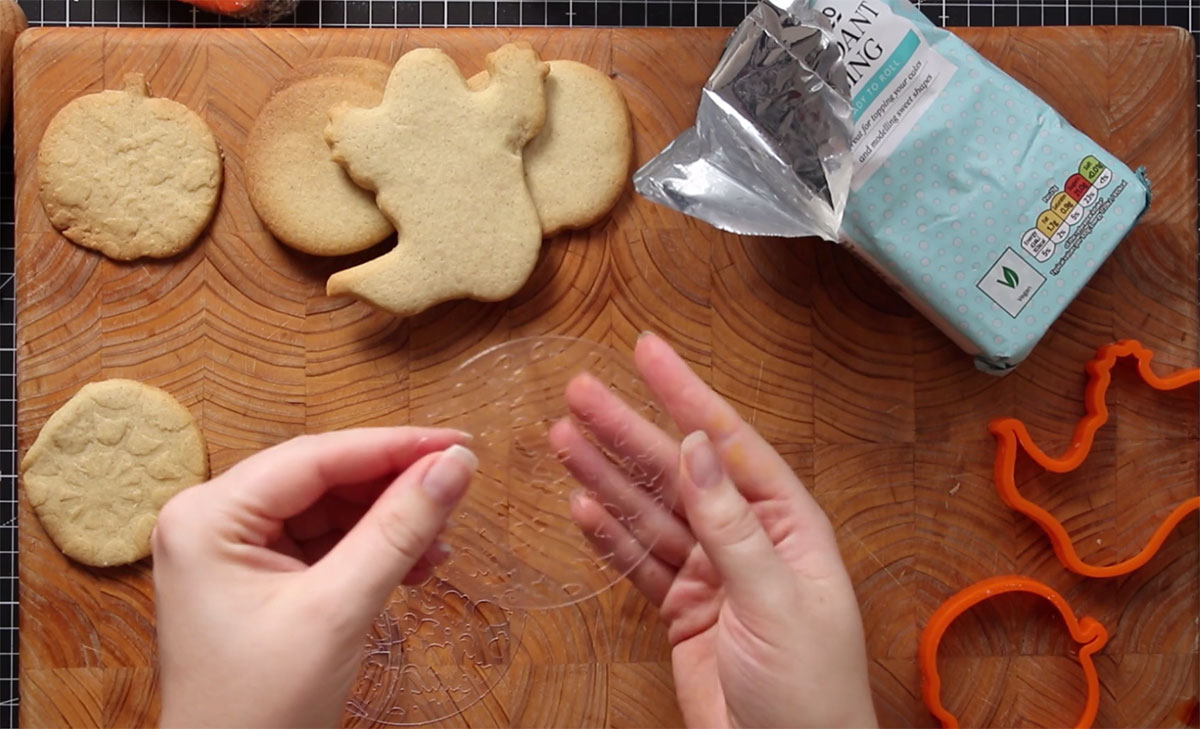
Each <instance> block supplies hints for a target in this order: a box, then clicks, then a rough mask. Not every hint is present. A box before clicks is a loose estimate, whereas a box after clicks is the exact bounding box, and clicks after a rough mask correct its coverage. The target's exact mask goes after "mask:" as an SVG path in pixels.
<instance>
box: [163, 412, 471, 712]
mask: <svg viewBox="0 0 1200 729" xmlns="http://www.w3.org/2000/svg"><path fill="white" fill-rule="evenodd" d="M468 437H469V436H467V435H465V434H463V433H459V432H457V431H452V430H434V429H421V428H406V427H398V428H365V429H359V430H347V431H340V432H333V433H326V434H323V435H316V436H301V437H299V438H294V439H292V440H290V441H287V442H286V443H283V444H280V445H278V446H275V447H273V448H268V449H267V450H265V451H262V452H261V453H258V454H255V455H253V456H251V457H250V458H247V459H246V460H245V461H242V462H241V463H239V464H237V465H236V466H234V467H233V468H231V469H229V471H227V472H225V473H224V474H222V475H220V476H218V477H216V478H214V479H212V480H211V481H208V482H207V483H204V484H201V485H199V486H195V487H193V488H190V489H187V490H185V491H183V492H181V493H180V494H178V495H177V496H176V497H175V498H173V499H171V501H170V502H168V503H167V505H166V506H165V507H164V508H163V510H162V513H161V514H160V515H159V518H158V525H157V527H156V528H155V531H154V534H153V537H152V540H151V541H152V546H153V550H154V590H155V599H156V603H157V608H158V641H159V660H160V666H161V680H162V717H161V722H160V723H161V725H162V726H193V727H195V726H220V727H238V726H246V727H250V726H253V727H261V726H286V727H304V726H325V727H329V726H335V725H337V724H338V722H339V720H340V719H341V716H342V712H343V711H344V708H345V702H346V698H347V695H348V694H349V691H350V685H351V682H352V681H353V679H354V676H355V673H356V671H357V670H358V668H359V666H360V664H361V658H362V656H361V652H362V646H363V638H364V636H365V635H366V633H367V630H368V629H369V627H370V625H371V622H372V621H373V620H374V619H375V618H376V616H377V615H378V614H379V612H380V611H381V610H382V609H383V608H384V604H385V602H386V601H387V599H388V597H389V596H390V595H391V593H392V590H393V589H394V588H395V587H396V586H397V585H398V584H400V582H401V581H405V582H410V583H416V582H420V581H423V580H424V579H425V578H426V577H427V576H428V574H429V571H430V570H431V569H432V567H433V565H435V564H436V563H438V562H440V561H442V560H443V559H445V556H446V550H445V547H444V545H441V544H440V543H437V542H436V539H437V535H438V534H439V533H440V532H441V531H442V530H443V528H444V527H445V522H446V519H447V517H448V516H449V515H450V512H451V510H452V509H453V508H454V506H455V505H456V504H457V503H458V502H459V500H460V499H461V498H462V496H463V494H464V493H465V492H466V488H467V484H468V483H469V481H470V479H471V476H472V475H473V473H474V471H475V468H476V466H477V461H476V459H475V456H474V455H473V454H472V453H471V451H469V450H467V449H466V448H465V447H463V446H462V442H464V441H465V440H466V439H467V438H468Z"/></svg>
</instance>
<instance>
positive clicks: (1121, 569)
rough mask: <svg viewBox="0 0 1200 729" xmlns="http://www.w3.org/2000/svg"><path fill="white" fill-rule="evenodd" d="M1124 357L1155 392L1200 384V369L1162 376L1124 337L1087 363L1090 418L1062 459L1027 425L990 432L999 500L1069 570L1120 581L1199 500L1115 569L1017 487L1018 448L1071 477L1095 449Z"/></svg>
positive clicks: (993, 427) (993, 426)
mask: <svg viewBox="0 0 1200 729" xmlns="http://www.w3.org/2000/svg"><path fill="white" fill-rule="evenodd" d="M1121 357H1134V358H1135V359H1136V360H1137V371H1138V374H1139V375H1141V377H1142V380H1144V381H1145V382H1146V384H1147V385H1149V386H1150V387H1152V388H1154V389H1155V390H1162V391H1166V390H1177V389H1179V388H1181V387H1185V386H1187V385H1191V384H1194V383H1196V382H1200V368H1192V369H1182V370H1178V371H1176V372H1173V373H1171V374H1169V375H1167V376H1165V377H1160V376H1159V375H1157V374H1155V373H1154V371H1153V370H1152V369H1150V361H1151V360H1152V359H1153V358H1154V353H1153V352H1151V351H1150V350H1149V349H1146V348H1145V347H1143V346H1142V345H1141V344H1140V343H1139V342H1137V341H1135V340H1132V339H1124V340H1121V341H1119V342H1115V343H1113V344H1107V345H1105V346H1103V347H1101V348H1100V349H1099V350H1098V351H1097V352H1096V357H1095V358H1094V359H1092V360H1091V361H1090V362H1088V363H1087V365H1086V367H1085V369H1086V371H1087V373H1088V383H1087V387H1086V388H1085V389H1084V394H1083V400H1084V407H1085V409H1086V413H1087V414H1086V415H1084V416H1083V417H1082V418H1080V420H1079V422H1078V423H1077V424H1076V425H1075V434H1074V435H1073V436H1072V438H1071V445H1069V446H1068V447H1067V449H1066V451H1065V452H1064V453H1063V455H1062V456H1060V457H1058V458H1055V457H1053V456H1050V455H1047V454H1046V453H1045V452H1044V451H1043V450H1042V449H1041V448H1039V447H1038V446H1037V444H1036V443H1034V442H1033V438H1031V437H1030V436H1029V431H1028V430H1026V429H1025V424H1024V423H1022V422H1021V421H1020V420H1017V419H1016V418H998V419H996V420H993V421H992V422H991V423H989V424H988V430H989V431H990V432H991V433H992V435H994V436H996V462H995V481H996V491H997V492H998V493H999V494H1000V499H1001V500H1002V501H1004V503H1005V504H1007V505H1008V506H1009V508H1011V509H1014V510H1016V511H1019V512H1021V513H1022V514H1024V515H1025V516H1028V517H1029V518H1030V519H1033V520H1034V521H1035V522H1037V525H1038V526H1040V527H1041V528H1042V531H1044V532H1046V536H1048V537H1050V543H1051V544H1052V545H1053V546H1054V554H1055V555H1057V556H1058V560H1059V561H1060V562H1062V563H1063V566H1065V567H1066V568H1067V569H1069V570H1071V571H1072V572H1076V573H1078V574H1081V575H1084V576H1086V577H1117V576H1119V575H1125V574H1128V573H1130V572H1132V571H1134V570H1136V569H1137V568H1138V567H1141V566H1142V565H1144V564H1146V562H1148V561H1150V558H1151V557H1153V556H1154V554H1155V553H1156V552H1158V550H1159V548H1160V547H1162V545H1163V542H1164V541H1165V540H1166V538H1167V535H1168V534H1170V533H1171V531H1172V530H1173V529H1174V528H1175V527H1176V526H1178V524H1179V522H1181V521H1183V520H1184V519H1185V518H1186V517H1187V516H1188V515H1189V514H1191V513H1192V512H1194V511H1197V510H1200V496H1196V497H1193V498H1190V499H1187V500H1186V501H1184V502H1183V503H1181V504H1179V505H1178V506H1176V507H1175V508H1174V509H1173V510H1172V511H1171V513H1170V514H1168V515H1167V518H1166V519H1164V520H1163V522H1162V523H1161V524H1159V526H1158V528H1157V529H1155V530H1154V533H1153V534H1152V535H1151V536H1150V540H1149V541H1148V542H1147V543H1146V546H1144V547H1143V548H1142V550H1141V551H1140V552H1138V553H1137V554H1135V555H1134V556H1132V557H1130V558H1129V559H1127V560H1125V561H1123V562H1118V563H1117V564H1113V565H1094V564H1088V563H1087V562H1084V561H1083V559H1081V558H1080V556H1079V553H1078V552H1076V551H1075V545H1074V543H1073V542H1072V541H1071V536H1070V535H1069V534H1068V533H1067V530H1066V528H1064V527H1063V525H1062V522H1060V521H1059V520H1058V519H1056V518H1054V515H1052V514H1051V513H1050V512H1048V511H1046V510H1045V509H1043V508H1042V507H1040V506H1038V505H1037V504H1035V503H1033V502H1032V501H1030V500H1029V499H1026V498H1025V497H1024V496H1022V495H1021V492H1020V490H1019V489H1018V488H1017V483H1016V473H1015V472H1016V464H1017V452H1018V446H1019V447H1020V448H1023V449H1024V450H1025V452H1026V453H1027V454H1029V457H1030V458H1032V459H1033V460H1034V461H1036V462H1037V463H1038V465H1040V466H1041V467H1042V468H1044V469H1046V470H1047V471H1050V472H1052V473H1068V472H1070V471H1073V470H1075V469H1076V468H1078V467H1079V465H1080V464H1081V463H1083V461H1084V459H1086V458H1087V456H1088V453H1089V452H1090V451H1091V449H1092V442H1093V439H1094V438H1095V436H1096V431H1097V430H1099V429H1100V426H1102V425H1104V423H1106V422H1107V421H1108V405H1107V403H1106V402H1105V396H1106V395H1107V394H1108V386H1109V384H1110V383H1111V382H1112V368H1113V366H1114V365H1115V364H1116V362H1117V360H1118V359H1119V358H1121Z"/></svg>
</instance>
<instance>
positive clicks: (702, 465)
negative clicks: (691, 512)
mask: <svg viewBox="0 0 1200 729" xmlns="http://www.w3.org/2000/svg"><path fill="white" fill-rule="evenodd" d="M681 450H682V451H683V458H684V461H685V462H686V463H687V471H688V476H690V477H691V479H692V483H694V484H696V487H697V488H702V489H708V488H712V487H713V486H716V485H717V484H718V483H720V482H721V479H722V478H724V476H725V473H724V471H723V470H722V468H721V457H720V456H718V455H717V449H716V448H713V444H712V441H710V440H709V439H708V436H707V435H705V434H704V431H702V430H697V431H696V432H694V433H691V434H690V435H688V437H686V438H684V439H683V443H682V444H681Z"/></svg>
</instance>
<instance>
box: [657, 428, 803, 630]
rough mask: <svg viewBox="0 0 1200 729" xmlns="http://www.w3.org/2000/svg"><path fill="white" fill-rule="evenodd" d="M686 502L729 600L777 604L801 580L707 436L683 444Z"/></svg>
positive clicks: (689, 438) (693, 436) (699, 434)
mask: <svg viewBox="0 0 1200 729" xmlns="http://www.w3.org/2000/svg"><path fill="white" fill-rule="evenodd" d="M680 450H681V451H682V452H683V453H682V458H681V464H682V470H683V476H682V478H681V479H680V498H681V500H682V501H683V505H684V508H685V509H686V510H687V516H688V523H689V524H691V527H692V533H694V534H695V535H696V539H697V540H699V542H700V546H701V548H702V549H703V550H704V554H705V555H707V556H708V558H709V560H710V561H712V563H713V566H714V567H715V568H716V570H717V573H718V574H719V575H720V576H721V582H722V584H724V585H725V590H726V594H727V595H728V597H729V599H730V600H731V601H733V602H734V603H736V604H740V605H742V606H743V607H747V606H754V605H767V604H773V603H775V602H776V599H777V596H778V595H779V594H780V593H779V590H778V588H779V587H781V586H783V585H786V584H788V583H789V582H791V581H793V580H794V579H795V578H794V576H793V575H792V574H791V572H790V570H789V568H788V566H787V565H786V564H785V563H784V562H783V559H782V558H781V557H780V556H779V555H778V554H777V553H776V551H775V545H774V543H772V542H771V538H770V537H769V536H768V535H767V532H766V531H765V530H764V529H763V526H762V523H761V522H759V520H758V517H757V516H755V514H754V511H753V510H752V509H751V508H750V503H749V502H748V501H746V498H745V497H744V496H742V494H741V492H739V491H738V488H737V486H735V485H734V483H733V481H731V480H730V479H729V476H728V475H726V473H725V469H724V468H723V467H722V464H721V457H720V455H718V453H717V450H716V448H714V447H713V444H712V442H711V441H709V439H708V436H707V435H705V433H704V432H703V431H699V430H698V431H695V432H693V433H691V434H690V435H688V436H687V437H686V438H684V439H683V444H682V446H681V448H680Z"/></svg>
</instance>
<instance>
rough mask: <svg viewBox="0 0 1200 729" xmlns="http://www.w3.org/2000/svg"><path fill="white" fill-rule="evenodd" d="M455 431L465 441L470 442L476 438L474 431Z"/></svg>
mask: <svg viewBox="0 0 1200 729" xmlns="http://www.w3.org/2000/svg"><path fill="white" fill-rule="evenodd" d="M454 432H455V434H456V435H458V437H459V438H460V439H461V440H462V442H464V443H470V442H471V441H473V440H475V434H474V433H468V432H467V431H465V430H455V431H454Z"/></svg>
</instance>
